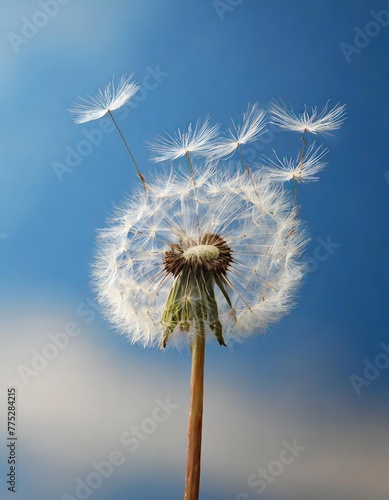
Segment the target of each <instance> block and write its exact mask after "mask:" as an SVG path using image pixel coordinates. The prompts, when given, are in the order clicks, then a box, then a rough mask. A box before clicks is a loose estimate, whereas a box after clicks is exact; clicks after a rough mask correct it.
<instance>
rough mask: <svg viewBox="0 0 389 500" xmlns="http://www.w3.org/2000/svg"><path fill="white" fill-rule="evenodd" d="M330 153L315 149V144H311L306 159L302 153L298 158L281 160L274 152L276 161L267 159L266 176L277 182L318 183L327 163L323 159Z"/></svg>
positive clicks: (319, 148)
mask: <svg viewBox="0 0 389 500" xmlns="http://www.w3.org/2000/svg"><path fill="white" fill-rule="evenodd" d="M327 153H328V150H327V149H322V148H321V146H319V147H318V148H316V149H315V143H313V144H311V145H310V146H309V147H308V149H307V151H306V152H305V155H304V157H303V158H302V157H301V153H300V154H299V155H298V156H297V157H296V158H290V157H287V156H284V157H283V158H279V157H278V155H277V153H276V152H275V151H274V154H275V157H276V161H274V160H271V159H268V158H265V161H267V162H268V163H267V164H266V165H265V166H264V168H263V173H264V175H266V176H268V177H269V179H270V180H272V181H276V182H287V181H297V182H310V181H316V180H317V179H318V177H317V176H316V174H317V173H318V172H320V171H321V170H323V168H324V167H325V166H326V162H324V161H323V157H324V156H325V155H326V154H327Z"/></svg>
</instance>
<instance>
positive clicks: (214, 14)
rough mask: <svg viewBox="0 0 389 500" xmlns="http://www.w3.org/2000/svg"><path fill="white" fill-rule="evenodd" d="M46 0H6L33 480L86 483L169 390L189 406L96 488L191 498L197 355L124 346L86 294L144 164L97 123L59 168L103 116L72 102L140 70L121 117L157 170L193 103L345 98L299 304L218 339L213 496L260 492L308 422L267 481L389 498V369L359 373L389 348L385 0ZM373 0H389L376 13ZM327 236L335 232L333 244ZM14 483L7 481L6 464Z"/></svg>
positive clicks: (303, 498)
mask: <svg viewBox="0 0 389 500" xmlns="http://www.w3.org/2000/svg"><path fill="white" fill-rule="evenodd" d="M43 4H44V5H46V4H47V5H48V4H49V2H47V3H46V2H45V1H44V0H43V2H35V1H33V2H30V1H27V0H24V1H19V2H12V1H11V0H2V1H1V2H0V5H1V16H0V51H1V60H2V72H1V75H0V86H1V87H0V104H1V110H2V120H1V133H0V137H1V160H0V172H1V183H0V184H1V186H0V190H1V208H2V210H1V214H0V236H1V239H0V258H1V268H0V273H1V281H0V283H1V288H0V296H1V306H0V307H1V311H2V318H3V321H2V328H1V340H2V344H3V349H2V351H3V353H4V360H3V362H2V367H1V370H2V371H4V373H3V375H4V376H3V375H2V380H4V381H5V382H6V384H7V385H8V386H10V385H14V386H17V387H18V388H19V391H20V394H19V425H20V445H19V463H18V473H19V476H18V481H19V482H18V493H17V494H16V498H20V499H24V498H29V500H30V499H31V500H35V499H39V500H46V499H47V500H49V499H50V500H52V499H54V498H58V499H61V495H62V493H64V492H68V493H69V494H74V491H75V484H76V483H75V479H76V478H77V477H80V478H82V477H84V478H85V477H86V476H87V475H88V471H89V470H90V467H91V463H92V462H93V461H95V460H96V461H99V460H103V457H106V456H107V455H108V454H109V452H110V451H111V450H112V449H114V447H115V442H116V441H115V440H117V438H118V436H120V435H121V433H122V430H123V428H125V425H126V422H127V423H129V422H130V421H131V419H133V421H134V422H135V423H136V422H140V421H142V419H144V418H147V417H148V416H149V415H150V412H151V413H152V410H153V407H154V405H155V399H156V398H160V399H164V398H165V397H167V395H171V398H172V400H173V396H174V397H176V399H177V400H179V402H180V408H179V410H177V412H176V413H174V414H173V415H172V416H171V419H170V420H167V422H166V426H165V427H163V428H162V427H161V428H158V429H157V431H156V432H155V434H153V435H151V436H150V437H149V439H148V441H147V443H145V445H144V446H143V447H142V449H140V451H139V453H138V454H136V453H134V454H131V456H130V457H128V458H127V460H126V462H125V463H124V464H123V465H122V466H121V467H120V468H118V469H117V470H116V469H115V471H114V472H113V474H112V476H110V477H109V478H108V479H106V480H105V481H104V483H103V484H102V485H101V487H99V488H97V489H96V490H94V491H93V494H92V495H91V496H90V498H92V499H94V500H105V499H106V498H112V499H114V500H122V499H123V500H124V499H125V498H133V499H136V500H141V499H154V498H155V499H156V498H158V499H165V498H166V499H168V498H169V499H170V498H180V497H181V494H182V487H183V475H184V461H185V444H186V443H185V441H186V410H187V402H188V401H187V399H185V398H187V389H188V383H189V365H190V359H189V355H188V354H187V353H181V354H180V353H177V352H174V351H173V350H169V351H167V352H165V353H161V352H159V351H158V350H150V349H148V350H144V349H142V348H139V347H134V346H130V345H128V344H126V343H125V340H124V338H122V337H119V336H117V335H115V334H114V332H113V330H112V328H111V327H110V325H109V324H107V323H106V322H105V321H104V320H103V319H102V318H101V315H100V314H99V312H98V311H97V312H94V310H92V309H91V306H90V304H89V303H87V302H86V301H87V300H88V297H92V296H93V294H92V291H91V288H90V284H89V282H90V264H91V262H92V259H93V255H94V252H95V238H96V231H97V229H98V228H101V227H104V225H105V222H106V219H107V217H108V216H109V215H110V214H111V213H112V208H113V206H115V205H116V204H119V203H120V202H121V201H122V200H123V199H124V197H125V195H126V192H127V191H128V190H129V188H130V187H131V186H133V185H134V183H136V182H137V178H136V176H135V171H134V168H133V166H132V164H131V163H130V161H129V158H128V156H127V155H126V151H125V149H124V147H123V145H122V144H121V142H120V138H119V137H118V135H117V134H116V133H115V132H112V133H104V134H99V133H97V135H98V136H99V137H102V140H101V142H100V143H99V144H97V145H94V146H93V147H90V151H88V154H85V155H84V157H82V158H81V161H80V162H79V164H78V165H76V166H74V168H72V171H71V172H66V173H64V174H63V175H62V176H61V179H59V178H58V175H56V174H55V171H54V169H53V164H56V162H57V163H62V164H64V163H65V162H66V155H67V153H68V152H69V151H70V150H74V149H77V147H80V143H81V141H85V140H86V139H87V138H88V137H91V136H93V137H97V135H96V132H95V130H96V129H98V130H101V128H99V127H101V126H102V125H101V121H94V122H90V123H86V124H82V125H75V124H74V123H73V122H72V121H71V118H70V116H69V114H68V111H67V110H68V108H69V107H70V105H71V103H72V102H74V101H76V100H77V96H78V95H81V96H85V95H87V94H91V95H93V94H95V92H96V91H97V89H98V88H100V87H104V86H105V85H106V84H107V83H108V81H109V80H110V79H112V77H113V76H115V77H116V78H119V77H120V76H121V75H122V74H124V73H127V74H129V73H134V74H135V76H134V78H135V79H136V80H137V81H138V82H139V83H140V84H141V86H142V91H141V92H140V93H139V94H138V97H137V99H135V100H134V104H133V105H132V106H131V107H128V113H125V116H124V112H123V111H119V112H118V113H117V115H116V116H117V118H118V121H119V122H120V126H121V128H122V130H123V133H124V134H125V136H126V138H127V139H128V141H129V143H130V145H131V148H132V149H133V151H134V154H135V156H136V158H137V160H138V163H139V164H140V165H141V166H142V169H143V171H145V172H146V173H147V175H152V172H153V169H154V168H155V166H154V165H153V164H152V163H151V162H150V161H149V155H148V151H147V148H146V145H145V141H148V140H151V139H153V138H154V137H155V135H156V134H159V133H161V132H162V131H163V130H167V131H169V132H173V131H175V130H176V129H177V128H179V127H181V128H183V127H185V126H187V125H188V123H189V122H191V121H192V122H193V121H195V120H196V119H197V118H198V117H205V116H206V115H207V114H210V115H211V117H212V121H213V122H214V123H221V124H222V125H223V126H225V125H227V123H228V118H229V117H235V118H236V117H238V116H239V115H240V114H241V112H242V111H243V110H244V109H245V108H246V106H247V103H248V102H254V101H259V102H260V103H261V105H263V106H264V107H266V106H267V104H268V103H269V101H270V100H271V99H272V98H282V99H283V100H284V102H285V103H287V104H288V105H292V106H293V108H294V109H295V110H296V111H298V112H301V111H302V110H303V106H304V104H307V105H308V106H318V107H319V108H321V107H323V106H324V105H325V103H326V102H327V100H328V99H330V100H331V103H333V104H335V103H337V102H341V103H345V104H346V105H347V112H348V120H347V122H346V123H345V125H344V126H343V127H342V128H341V129H340V130H339V131H337V132H336V134H334V135H333V136H330V137H325V138H318V142H323V143H324V144H325V145H326V146H327V147H329V149H330V153H329V155H328V162H329V164H328V166H327V167H326V169H325V170H324V171H323V172H322V174H321V175H320V181H319V182H317V183H313V184H309V185H302V186H301V187H300V188H299V201H300V204H301V217H302V218H303V219H304V221H306V223H307V225H308V227H309V232H310V235H311V238H312V241H311V244H310V246H309V247H308V249H307V251H306V258H307V259H312V258H313V257H314V256H315V255H316V256H317V255H323V256H324V257H323V260H322V261H316V263H315V264H313V266H314V267H313V270H312V272H311V273H309V274H308V275H307V277H306V280H305V284H304V286H303V287H302V289H301V291H300V294H299V298H298V304H297V307H296V308H295V309H294V311H293V312H292V313H291V314H290V315H289V316H287V317H285V318H284V319H283V320H282V321H280V322H279V323H278V324H276V325H275V326H274V327H272V329H271V331H270V333H269V334H268V335H266V336H257V337H254V338H252V339H251V340H248V341H247V342H245V343H243V344H240V345H235V346H233V349H229V350H226V349H224V350H223V349H220V348H219V346H217V345H216V344H210V346H209V349H208V354H207V359H206V387H207V389H206V391H207V394H206V407H205V439H204V453H203V476H202V497H201V498H203V499H204V500H206V499H219V498H220V499H234V500H235V499H236V498H237V496H238V495H239V493H242V494H243V495H246V496H247V499H249V498H250V499H251V498H257V497H258V494H257V493H256V491H255V488H253V487H251V486H250V485H249V484H248V477H249V476H250V474H251V473H252V472H253V471H255V470H257V469H258V467H259V466H262V467H265V466H266V465H267V464H269V462H270V461H271V460H272V459H273V458H275V457H276V456H278V454H279V452H280V450H281V449H282V447H283V444H282V442H283V441H284V440H287V439H289V440H292V439H293V438H297V441H298V442H299V441H300V442H302V443H303V444H304V446H306V451H304V452H302V454H301V457H299V458H297V459H296V461H295V462H294V463H293V464H291V465H289V466H287V467H285V471H284V472H283V474H282V475H280V476H278V477H276V478H275V480H274V482H272V483H271V484H269V485H268V487H267V490H266V491H265V492H264V493H263V494H261V496H262V498H265V499H268V500H272V499H274V498H277V499H280V500H284V499H285V500H286V499H288V500H290V499H292V500H293V499H295V498H296V499H297V498H298V499H299V500H308V499H311V498H318V499H321V498H322V499H323V500H324V499H327V498H328V497H331V498H342V499H349V498H350V499H353V500H356V499H361V500H362V499H365V498H366V497H367V493H366V492H368V494H369V495H370V496H369V498H374V499H377V500H380V499H384V498H387V496H388V493H389V489H388V486H387V484H386V485H385V480H386V477H385V474H384V472H383V471H384V470H385V468H383V469H382V472H381V468H382V467H383V464H385V463H386V469H387V465H388V460H389V456H388V452H387V450H388V449H389V448H388V446H387V435H385V433H384V431H383V430H382V431H381V429H383V422H384V421H385V419H387V417H388V403H387V397H386V395H387V390H388V382H389V370H388V369H379V370H378V372H377V376H376V377H375V379H374V380H371V381H367V383H368V385H364V386H363V387H361V394H360V395H357V393H356V391H355V389H354V387H353V385H352V383H351V381H350V376H351V375H353V374H355V375H357V376H360V377H363V371H364V369H365V366H366V364H365V360H369V361H370V362H372V363H373V364H374V363H375V359H376V356H377V355H379V354H382V353H384V351H383V349H382V347H381V346H380V344H381V343H387V344H389V336H388V307H387V297H388V291H389V290H388V278H389V267H388V266H389V264H388V262H389V259H388V257H389V255H388V240H389V236H388V235H389V232H388V229H389V227H388V226H389V223H388V208H389V207H388V205H389V166H388V155H387V146H386V144H387V138H388V133H389V126H388V120H387V110H388V105H389V90H388V88H389V87H388V74H389V61H388V58H387V51H388V46H389V4H388V2H386V1H378V0H377V1H376V0H370V1H369V2H367V1H359V0H352V1H351V0H350V1H346V0H342V1H338V0H337V1H335V0H326V1H324V0H316V1H315V2H311V1H308V0H299V1H297V0H295V1H287V0H284V1H281V0H273V1H272V2H267V1H263V0H258V1H256V0H242V1H241V2H239V1H236V0H235V1H234V2H232V1H230V2H228V1H227V0H225V1H224V2H223V1H221V2H219V4H217V5H218V6H219V11H218V10H217V9H216V8H215V3H214V2H212V1H211V0H200V1H189V0H184V1H178V0H176V1H173V0H170V1H168V0H166V1H162V0H145V1H140V0H136V1H132V2H125V1H119V0H116V1H112V2H104V1H102V0H94V1H92V0H84V1H82V2H81V1H80V0H70V1H68V2H62V4H60V3H59V1H57V0H53V1H52V3H51V4H50V5H51V9H52V10H51V11H50V12H51V15H52V17H50V16H48V15H46V17H45V15H44V14H43V15H42V14H41V13H42V9H43V7H42V5H43ZM223 5H224V7H223ZM226 6H227V8H226V10H225V11H224V10H223V9H224V8H225V7H226ZM47 8H49V7H47ZM371 11H375V12H376V13H378V12H381V11H382V12H381V14H379V15H380V16H381V17H380V19H381V23H382V24H381V25H380V24H377V20H375V18H376V17H377V15H378V14H377V15H376V14H372V12H371ZM39 13H40V14H39ZM386 13H387V14H386ZM386 16H388V17H386ZM33 21H34V22H35V24H40V25H41V26H40V27H39V28H34V24H32V25H31V24H30V23H32V22H33ZM386 22H387V23H388V26H387V27H386V26H383V25H385V24H386ZM372 23H373V24H372ZM374 23H375V24H374ZM31 26H32V27H31ZM26 30H27V31H26ZM366 32H367V33H370V35H366ZM26 33H27V35H28V36H29V38H27V37H26ZM360 33H365V35H361V34H360ZM356 36H357V38H356V39H355V40H354V38H355V37H356ZM18 37H19V38H18ZM20 37H23V38H20ZM358 37H359V38H358ZM23 40H24V41H23ZM342 44H343V45H342ZM344 44H347V45H344ZM357 45H358V46H357ZM362 45H366V46H365V47H362ZM350 47H351V49H350ZM352 47H354V48H352ZM350 50H351V52H350ZM345 54H346V55H345ZM93 134H94V135H93ZM299 141H300V138H299V136H298V134H293V133H285V132H284V133H279V132H277V131H274V130H273V129H272V130H271V131H270V132H269V133H268V134H267V135H266V136H264V137H263V138H262V141H261V142H259V143H258V144H257V146H256V148H253V147H250V148H249V147H248V148H247V154H248V155H250V157H251V156H252V158H253V161H255V160H258V159H259V156H260V154H261V153H264V154H271V150H272V148H273V147H274V148H276V149H277V151H278V152H280V154H281V155H282V154H284V153H292V154H294V153H296V152H297V151H298V148H299V146H300V144H299ZM323 241H324V242H326V241H332V242H333V243H336V245H337V246H336V247H335V246H334V247H333V250H331V253H328V252H327V254H326V252H325V251H322V250H320V248H322V247H323V243H322V242H323ZM318 248H319V250H318ZM311 262H312V260H311ZM83 311H89V314H90V315H89V316H88V315H87V314H86V313H85V314H84V315H82V312H83ZM92 316H93V318H92ZM89 319H90V321H89ZM69 321H76V322H77V323H78V324H79V326H80V328H81V331H82V334H80V335H78V336H76V337H74V338H72V339H71V342H70V343H69V346H67V347H66V349H64V350H63V351H61V352H60V354H59V355H58V356H57V357H55V359H53V360H52V361H50V363H49V365H48V366H47V367H46V368H45V369H44V370H42V373H39V374H38V376H36V377H32V378H31V379H30V383H29V384H27V385H26V384H25V383H24V382H23V380H22V378H21V376H20V371H18V366H20V365H21V364H23V365H28V364H30V365H31V359H32V357H33V354H32V352H31V351H32V350H36V351H40V352H41V351H42V349H43V347H44V346H45V345H46V343H47V342H48V334H49V333H50V332H59V331H61V330H62V329H63V328H64V325H66V324H67V323H68V322H69ZM381 359H384V358H382V357H381ZM103 370H105V372H104V371H103ZM103 375H104V376H103ZM126 390H128V393H129V395H130V397H131V398H132V399H130V400H129V401H128V400H127V399H126V398H127V396H124V393H126ZM2 394H5V390H2ZM385 399H386V400H385ZM1 404H2V405H3V404H4V401H2V402H1ZM107 405H108V406H109V405H112V412H111V414H110V412H107V413H105V412H106V408H107ZM207 405H208V406H207ZM75 407H77V408H78V409H79V411H75ZM2 410H4V408H3V406H2ZM92 410H93V411H92ZM207 411H208V414H207ZM3 414H4V413H3ZM4 415H5V414H4ZM207 415H209V416H208V417H207ZM4 421H5V416H4V418H3V417H2V422H4ZM1 425H2V426H3V425H4V424H3V423H2V424H1ZM2 428H3V427H2ZM108 428H109V429H108ZM37 436H38V437H39V439H38V437H37ZM61 436H62V440H61ZM65 438H66V439H65ZM270 438H271V439H270ZM264 440H265V442H266V443H265V445H264ZM66 443H68V444H67V445H66ZM385 443H386V452H385V448H384V446H383V445H384V444H385ZM146 444H147V449H146ZM211 445H212V446H211ZM1 454H2V455H1V456H2V460H4V459H5V458H6V453H5V451H4V447H3V449H2V450H1ZM356 456H359V458H360V462H358V461H357V460H356V461H355V463H354V462H353V460H354V459H355V457H356ZM75 457H78V458H77V459H76V458H75ZM227 458H228V460H227ZM368 462H369V463H370V464H373V465H371V466H370V468H369V466H367V465H366V464H367V463H368ZM161 464H162V465H161ZM164 464H165V465H164ZM330 464H336V467H335V466H331V465H330ZM163 465H164V467H165V469H164V468H163ZM358 468H359V469H358ZM119 469H120V470H119ZM47 470H49V471H50V476H49V477H50V481H48V482H47V484H42V481H41V480H39V479H38V478H43V477H45V475H46V471H47ZM350 470H352V471H354V472H355V471H356V472H355V474H354V472H350ZM226 476H228V477H226ZM354 476H357V478H355V477H354ZM151 478H152V479H151ZM0 488H1V496H2V497H3V495H6V496H5V498H7V492H6V487H5V484H4V481H3V478H2V482H1V485H0ZM129 488H130V491H131V493H130V496H129V493H128V491H129ZM26 492H28V493H26ZM72 492H73V493H72ZM26 495H27V496H26ZM10 497H11V496H10ZM14 497H15V495H14ZM242 498H245V497H244V496H242Z"/></svg>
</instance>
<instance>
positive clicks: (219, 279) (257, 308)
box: [94, 165, 306, 347]
mask: <svg viewBox="0 0 389 500" xmlns="http://www.w3.org/2000/svg"><path fill="white" fill-rule="evenodd" d="M200 177H201V178H203V179H204V182H202V183H201V184H200V185H198V186H197V187H196V190H195V189H194V188H193V186H192V185H191V176H190V174H189V173H185V172H174V173H173V172H170V173H168V174H167V173H166V174H164V175H160V176H159V178H158V180H156V181H154V183H150V184H149V189H148V190H147V191H146V192H145V191H143V192H141V191H137V192H135V193H134V195H133V196H132V197H131V198H130V199H129V200H128V201H127V203H126V205H125V206H124V207H123V208H121V209H120V210H118V211H117V214H116V217H115V218H114V219H113V220H112V222H111V227H110V229H109V230H108V231H104V232H103V233H102V234H101V237H100V242H99V243H100V244H99V253H98V256H97V259H96V262H95V266H94V277H95V285H96V288H97V291H98V296H99V300H100V302H101V304H102V306H103V309H104V311H105V313H106V315H107V317H108V318H109V319H110V320H111V321H112V323H113V324H114V325H115V326H116V327H117V329H118V330H119V331H120V332H121V333H123V334H125V335H126V336H127V337H128V339H129V340H130V341H131V342H137V343H141V344H142V345H144V346H147V345H159V346H161V347H165V346H166V345H167V344H168V343H170V342H172V343H173V344H174V343H176V342H178V341H179V340H178V339H180V338H181V339H183V338H186V339H187V341H188V342H189V343H191V342H192V341H193V338H194V337H195V336H196V335H199V334H204V335H205V336H209V337H216V339H217V340H218V342H219V343H220V344H221V345H225V344H226V343H227V342H228V341H229V340H231V339H239V338H245V337H247V336H248V335H250V334H253V333H258V332H259V331H261V330H262V331H264V330H265V329H266V328H267V327H268V326H269V325H270V324H271V323H273V322H274V321H276V320H277V319H279V318H280V317H281V316H283V315H284V314H285V313H286V312H288V311H289V309H290V307H291V306H292V303H293V296H294V293H295V290H296V288H297V286H298V285H299V283H300V281H301V277H302V275H303V265H302V264H301V263H300V262H299V257H300V255H301V252H302V250H303V247H304V245H305V243H306V237H305V234H304V231H303V230H302V228H301V226H300V225H299V223H298V222H297V220H296V218H295V217H292V216H291V204H290V200H289V198H288V194H287V193H286V191H284V190H283V189H281V188H280V187H277V186H275V185H274V184H272V183H271V182H270V181H269V179H267V178H266V177H264V176H262V175H254V176H253V184H254V185H250V184H248V183H247V178H246V176H245V173H244V172H243V171H242V172H237V173H234V174H232V173H231V172H226V171H225V170H224V171H223V172H221V171H220V170H218V169H216V168H215V167H214V166H211V165H209V166H207V167H204V168H203V169H202V171H201V172H200ZM205 180H207V181H205ZM173 184H174V185H175V186H176V188H178V189H179V190H180V188H181V192H182V195H181V196H177V192H176V191H173V190H168V189H164V187H165V186H164V185H166V186H167V187H169V186H171V185H173ZM188 186H189V188H190V189H188ZM210 186H212V189H209V187H210ZM254 191H255V192H254ZM161 192H163V193H164V196H161ZM255 193H259V194H260V197H261V204H259V203H258V198H257V196H256V194H255ZM199 200H200V203H199ZM195 207H197V212H196V214H197V216H196V217H195V215H194V214H195ZM263 207H266V212H265V211H264V208H263ZM270 212H271V213H272V215H271V216H270V215H269V213H270ZM291 235H293V236H291ZM266 283H272V286H271V287H269V286H267V285H266Z"/></svg>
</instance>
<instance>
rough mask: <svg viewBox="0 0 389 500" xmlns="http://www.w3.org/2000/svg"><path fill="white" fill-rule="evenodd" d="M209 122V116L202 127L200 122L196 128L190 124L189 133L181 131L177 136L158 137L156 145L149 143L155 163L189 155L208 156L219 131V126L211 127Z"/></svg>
mask: <svg viewBox="0 0 389 500" xmlns="http://www.w3.org/2000/svg"><path fill="white" fill-rule="evenodd" d="M209 120H210V117H209V116H208V117H207V118H206V119H205V121H204V123H203V124H202V125H201V121H200V120H198V121H197V123H196V125H195V126H194V128H193V127H192V124H191V123H190V124H189V126H188V131H187V132H181V130H180V129H179V130H178V131H177V133H176V135H167V136H166V137H163V136H158V137H157V138H156V141H155V142H154V143H153V142H150V143H148V145H149V149H150V150H151V151H152V152H153V153H154V154H155V156H153V157H152V160H153V161H155V162H161V161H168V160H176V159H177V158H181V157H182V156H187V157H188V154H189V153H194V154H196V155H199V156H207V155H208V154H209V153H210V151H211V149H212V144H213V141H214V139H215V138H216V137H217V134H218V130H219V125H213V126H212V127H211V126H210V124H209Z"/></svg>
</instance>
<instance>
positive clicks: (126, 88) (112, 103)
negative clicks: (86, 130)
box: [69, 75, 139, 123]
mask: <svg viewBox="0 0 389 500" xmlns="http://www.w3.org/2000/svg"><path fill="white" fill-rule="evenodd" d="M132 77H133V75H130V76H127V75H124V76H122V77H121V79H120V81H119V84H118V86H117V87H115V83H114V79H112V81H111V82H109V83H108V85H107V86H106V88H105V89H104V90H101V89H99V90H98V92H97V95H96V97H90V96H88V98H87V99H84V98H82V97H81V98H80V100H81V102H80V103H76V104H73V106H72V107H71V108H70V109H69V112H70V114H71V115H73V120H74V122H75V123H85V122H89V121H91V120H97V119H98V118H101V117H102V116H104V115H105V114H106V113H108V111H114V110H115V109H119V108H121V107H122V106H124V105H126V104H128V103H129V101H130V99H131V98H132V97H133V96H134V95H135V94H136V92H137V91H138V90H139V85H138V84H137V83H135V82H133V81H132Z"/></svg>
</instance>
